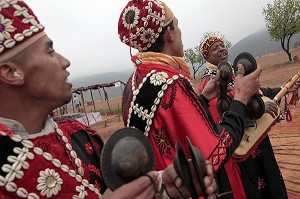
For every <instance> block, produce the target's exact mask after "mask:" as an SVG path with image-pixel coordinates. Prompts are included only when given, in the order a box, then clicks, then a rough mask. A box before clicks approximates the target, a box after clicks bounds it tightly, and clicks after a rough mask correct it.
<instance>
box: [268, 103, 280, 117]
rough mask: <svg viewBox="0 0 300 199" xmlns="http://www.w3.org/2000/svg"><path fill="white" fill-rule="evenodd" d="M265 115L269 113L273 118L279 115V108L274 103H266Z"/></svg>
mask: <svg viewBox="0 0 300 199" xmlns="http://www.w3.org/2000/svg"><path fill="white" fill-rule="evenodd" d="M265 113H269V114H270V115H271V116H272V117H273V118H275V117H276V116H277V114H278V108H277V105H276V103H275V102H274V101H267V102H265Z"/></svg>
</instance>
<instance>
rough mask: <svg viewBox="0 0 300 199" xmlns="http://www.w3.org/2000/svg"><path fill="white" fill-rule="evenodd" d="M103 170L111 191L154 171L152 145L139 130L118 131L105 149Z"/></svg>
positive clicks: (102, 161)
mask: <svg viewBox="0 0 300 199" xmlns="http://www.w3.org/2000/svg"><path fill="white" fill-rule="evenodd" d="M101 169H102V175H103V179H104V181H105V183H106V185H107V186H108V187H109V188H110V189H111V190H115V189H117V188H118V187H120V186H122V185H123V184H125V183H128V182H130V181H132V180H134V179H136V178H137V177H139V176H142V175H144V174H146V173H147V172H149V171H152V170H154V169H155V158H154V153H153V149H152V146H151V143H150V142H149V140H148V138H147V137H146V136H144V134H143V132H142V131H140V130H138V129H135V128H129V127H124V128H122V129H119V130H117V131H116V132H114V133H113V134H112V135H111V136H110V137H109V138H108V140H107V142H106V144H105V145H104V147H103V150H102V154H101Z"/></svg>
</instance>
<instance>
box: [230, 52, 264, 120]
mask: <svg viewBox="0 0 300 199" xmlns="http://www.w3.org/2000/svg"><path fill="white" fill-rule="evenodd" d="M239 64H242V65H243V66H244V76H246V75H248V74H250V73H252V72H253V71H255V70H256V69H257V63H256V60H255V58H254V57H253V56H252V55H251V54H250V53H247V52H243V53H240V54H239V55H238V56H237V57H236V58H235V60H234V62H233V69H234V71H235V73H237V71H238V65H239ZM247 107H248V109H249V115H248V118H249V119H250V120H253V121H254V120H257V119H259V118H261V117H262V116H263V114H264V112H265V104H264V101H263V100H262V98H261V96H260V95H259V94H255V95H253V96H252V97H251V98H250V100H249V101H248V102H247Z"/></svg>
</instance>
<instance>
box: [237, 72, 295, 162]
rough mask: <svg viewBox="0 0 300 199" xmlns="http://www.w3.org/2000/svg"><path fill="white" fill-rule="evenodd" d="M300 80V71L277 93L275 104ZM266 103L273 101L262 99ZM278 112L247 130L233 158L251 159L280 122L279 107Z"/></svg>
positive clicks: (260, 120) (258, 121)
mask: <svg viewBox="0 0 300 199" xmlns="http://www.w3.org/2000/svg"><path fill="white" fill-rule="evenodd" d="M299 78H300V71H298V73H297V74H296V75H295V76H294V77H292V78H291V79H290V80H289V81H288V82H287V84H286V85H285V86H284V87H283V88H282V89H281V90H280V91H279V92H278V93H277V95H276V96H275V97H274V98H273V99H272V101H274V103H277V102H278V101H279V100H280V99H281V98H282V97H283V96H284V95H285V94H286V93H287V91H288V90H289V89H290V88H291V87H292V86H293V85H294V83H295V82H296V81H297V80H298V79H299ZM262 99H263V100H264V102H266V101H271V99H270V98H268V97H265V96H264V97H262ZM277 108H278V112H277V116H276V117H275V118H273V117H272V116H271V115H270V114H268V113H264V114H263V116H262V117H261V118H259V119H257V120H256V122H255V126H254V127H249V128H247V129H246V130H245V133H244V136H243V138H242V140H241V142H240V145H239V147H238V148H237V149H236V150H235V152H234V154H233V157H235V158H236V160H237V161H243V160H245V159H247V158H248V157H249V155H250V154H251V153H252V151H253V150H254V149H255V148H256V146H257V145H259V144H260V143H261V141H262V140H263V139H264V138H265V137H266V134H267V132H268V129H269V128H270V127H271V126H272V125H273V124H274V123H275V122H276V121H277V120H278V117H279V115H280V109H279V106H277Z"/></svg>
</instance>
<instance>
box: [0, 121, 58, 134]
mask: <svg viewBox="0 0 300 199" xmlns="http://www.w3.org/2000/svg"><path fill="white" fill-rule="evenodd" d="M0 123H2V124H3V125H4V126H6V127H7V128H9V129H11V130H12V131H14V132H15V133H16V134H18V135H20V136H21V138H23V139H33V138H37V137H40V136H43V135H48V134H49V133H53V132H55V124H56V123H55V122H54V121H53V120H52V118H51V117H48V118H47V119H46V121H45V125H44V128H43V129H42V130H41V132H39V133H36V134H28V132H27V131H26V129H25V128H24V126H23V125H22V124H21V123H20V122H18V121H16V120H12V119H7V118H3V117H0Z"/></svg>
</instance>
